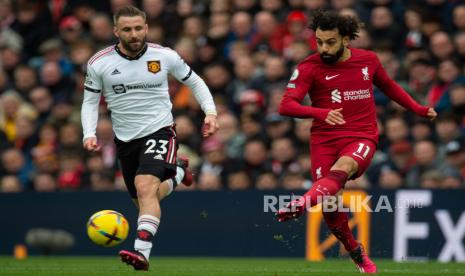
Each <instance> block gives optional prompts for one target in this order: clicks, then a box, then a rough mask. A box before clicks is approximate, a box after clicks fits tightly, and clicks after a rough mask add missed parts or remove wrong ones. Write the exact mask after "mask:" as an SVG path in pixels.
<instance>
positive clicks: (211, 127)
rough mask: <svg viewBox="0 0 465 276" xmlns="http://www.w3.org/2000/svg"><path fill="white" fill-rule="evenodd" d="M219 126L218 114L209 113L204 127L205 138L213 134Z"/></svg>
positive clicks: (203, 134)
mask: <svg viewBox="0 0 465 276" xmlns="http://www.w3.org/2000/svg"><path fill="white" fill-rule="evenodd" d="M218 128H219V125H218V121H217V120H216V115H207V116H206V117H205V121H204V123H203V127H202V136H203V137H204V138H206V137H210V136H211V135H213V134H214V133H215V132H216V131H217V130H218Z"/></svg>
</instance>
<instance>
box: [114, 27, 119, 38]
mask: <svg viewBox="0 0 465 276" xmlns="http://www.w3.org/2000/svg"><path fill="white" fill-rule="evenodd" d="M113 34H114V35H115V36H116V37H117V38H119V35H118V28H116V26H114V27H113Z"/></svg>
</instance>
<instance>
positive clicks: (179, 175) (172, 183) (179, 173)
mask: <svg viewBox="0 0 465 276" xmlns="http://www.w3.org/2000/svg"><path fill="white" fill-rule="evenodd" d="M183 178H184V170H183V168H181V167H179V166H177V167H176V175H175V176H174V177H172V178H170V179H168V180H166V183H168V187H169V190H168V193H167V194H166V196H169V195H170V194H171V192H173V191H174V189H176V187H177V186H178V184H179V183H181V181H182V179H183Z"/></svg>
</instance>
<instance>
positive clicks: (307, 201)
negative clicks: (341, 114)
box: [277, 142, 348, 222]
mask: <svg viewBox="0 0 465 276" xmlns="http://www.w3.org/2000/svg"><path fill="white" fill-rule="evenodd" d="M337 145H338V143H336V142H333V143H328V144H324V145H314V144H312V145H311V149H312V150H311V162H312V176H313V180H314V181H315V182H314V183H313V185H312V187H311V188H310V190H308V191H307V192H306V193H305V194H304V196H303V197H302V198H300V199H299V200H294V201H292V202H291V203H290V204H289V206H287V207H286V208H283V209H280V210H279V211H278V213H277V217H278V221H279V222H283V221H286V220H289V219H292V218H297V217H299V216H300V215H302V214H303V213H304V211H305V209H306V208H307V207H308V208H309V207H311V206H314V205H316V204H317V203H318V200H321V199H322V197H321V196H329V195H335V194H336V193H337V192H338V191H339V190H340V189H341V188H342V184H340V183H341V182H343V183H345V180H346V179H347V176H345V172H343V171H339V170H334V171H332V170H333V168H334V165H335V163H336V164H337V167H336V168H339V167H340V166H342V165H344V166H346V164H345V161H347V160H345V159H343V160H338V153H339V149H338V148H337ZM338 162H339V163H338ZM341 162H344V163H342V164H341ZM347 167H348V166H347Z"/></svg>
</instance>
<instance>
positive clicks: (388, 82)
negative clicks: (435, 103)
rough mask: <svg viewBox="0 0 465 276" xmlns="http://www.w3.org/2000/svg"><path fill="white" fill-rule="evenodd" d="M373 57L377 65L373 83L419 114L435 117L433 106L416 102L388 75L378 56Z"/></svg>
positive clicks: (390, 96)
mask: <svg viewBox="0 0 465 276" xmlns="http://www.w3.org/2000/svg"><path fill="white" fill-rule="evenodd" d="M375 58H376V60H377V62H378V67H377V69H376V72H375V74H374V77H373V83H374V84H375V85H376V86H377V87H378V88H379V89H381V91H383V93H384V94H386V96H388V97H389V98H391V99H392V100H393V101H395V102H396V103H398V104H400V105H401V106H403V107H404V108H406V109H408V110H411V111H413V112H415V113H416V114H418V115H419V116H423V117H429V118H430V119H431V120H433V119H434V118H436V116H437V113H436V111H435V110H434V108H432V107H428V106H423V105H421V104H419V103H417V102H416V101H415V100H414V99H413V98H412V97H411V96H410V95H409V94H408V93H407V92H406V91H405V90H404V89H402V87H400V85H399V84H397V83H396V82H395V81H394V80H393V79H391V78H390V77H389V75H388V74H387V73H386V71H385V70H384V68H383V66H382V65H381V63H380V61H379V60H378V58H377V57H375Z"/></svg>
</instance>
